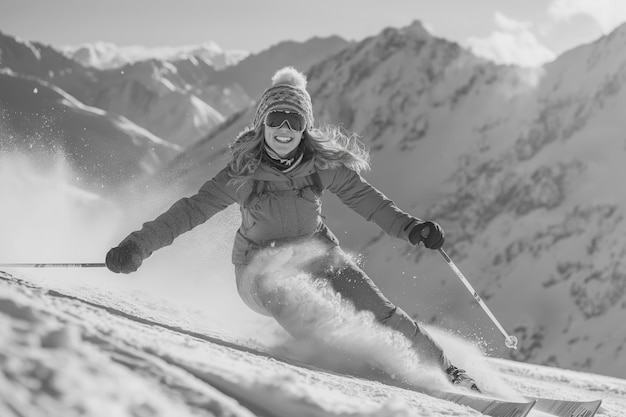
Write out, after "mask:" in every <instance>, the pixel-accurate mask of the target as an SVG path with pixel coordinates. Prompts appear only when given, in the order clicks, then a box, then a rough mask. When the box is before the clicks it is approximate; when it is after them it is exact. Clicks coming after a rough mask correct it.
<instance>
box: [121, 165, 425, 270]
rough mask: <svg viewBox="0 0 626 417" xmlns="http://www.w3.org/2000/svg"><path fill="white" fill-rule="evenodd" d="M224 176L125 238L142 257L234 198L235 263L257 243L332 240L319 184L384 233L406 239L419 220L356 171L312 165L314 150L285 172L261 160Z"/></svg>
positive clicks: (226, 170) (243, 259)
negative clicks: (252, 169)
mask: <svg viewBox="0 0 626 417" xmlns="http://www.w3.org/2000/svg"><path fill="white" fill-rule="evenodd" d="M230 180H231V175H230V170H229V168H228V167H227V168H224V169H223V170H222V171H220V172H219V173H218V174H217V175H216V176H215V177H214V178H213V179H211V180H209V181H207V182H206V183H205V184H204V185H203V186H202V187H201V188H200V190H199V191H198V193H197V194H195V195H193V196H191V197H188V198H182V199H180V200H178V201H177V202H176V203H174V205H172V207H170V208H169V209H168V210H167V211H166V212H165V213H163V214H162V215H160V216H159V217H157V218H156V219H155V220H153V221H150V222H147V223H145V224H144V225H143V227H142V229H141V230H139V231H136V232H133V233H131V234H130V235H129V236H128V237H127V238H126V239H125V241H126V240H132V241H134V242H135V243H137V245H138V246H139V247H140V248H141V250H142V252H143V256H144V258H145V257H148V256H150V254H151V253H152V252H153V251H155V250H157V249H159V248H161V247H164V246H166V245H169V244H171V243H172V241H173V240H174V239H175V238H176V237H177V236H179V235H181V234H182V233H185V232H187V231H189V230H191V229H193V228H194V227H196V226H198V225H200V224H202V223H204V222H205V221H207V220H208V219H209V218H211V217H212V216H213V215H214V214H216V213H218V212H219V211H221V210H223V209H225V208H226V207H228V206H230V205H231V204H233V203H238V204H239V207H240V210H241V226H240V227H239V230H238V231H237V234H236V236H235V242H234V247H233V251H232V262H233V263H234V264H235V265H240V264H247V263H249V262H250V261H251V260H252V259H251V258H252V256H253V255H254V254H255V253H256V252H257V251H258V250H259V249H261V248H263V247H268V246H274V245H276V244H280V243H281V242H288V241H292V240H298V239H301V238H309V237H312V236H314V235H317V236H320V237H322V238H324V239H326V240H327V241H328V242H329V244H330V245H332V246H336V245H338V244H339V243H338V241H337V238H336V237H335V236H334V235H333V234H332V232H331V231H330V230H329V229H328V227H327V226H326V225H325V224H324V222H323V220H322V215H321V208H322V203H321V199H320V197H321V192H322V191H323V190H324V189H327V190H329V191H331V192H332V193H334V194H336V195H337V197H339V199H340V200H341V201H342V202H343V203H344V204H346V205H347V206H348V207H350V208H351V209H353V210H354V211H356V212H357V213H359V214H360V215H361V216H363V217H364V218H365V219H367V220H369V221H373V222H374V223H376V224H377V225H378V226H380V227H381V228H382V229H383V230H384V231H385V232H386V233H387V234H389V235H390V236H394V237H397V238H400V239H403V240H406V241H409V238H408V236H409V232H410V231H411V228H412V226H413V225H414V224H415V223H416V222H417V221H419V220H418V219H416V218H414V217H412V216H410V215H408V214H406V213H404V212H403V211H401V210H400V209H399V208H398V207H396V205H395V203H394V202H393V201H391V200H390V199H388V198H387V197H385V196H384V195H383V194H382V193H381V192H380V191H378V190H377V189H376V188H374V187H373V186H371V185H370V184H369V183H367V181H365V180H364V179H363V178H362V177H361V176H360V175H359V174H358V173H357V172H355V171H353V170H351V169H349V168H346V167H345V166H338V167H335V168H329V169H319V168H317V167H316V164H315V156H312V157H310V158H309V159H308V160H305V161H303V162H302V163H301V164H300V165H299V166H298V167H296V168H295V169H294V170H293V171H290V172H288V173H283V172H281V171H279V170H278V169H276V168H274V167H272V166H270V165H269V164H266V163H261V165H260V166H259V168H258V169H257V171H256V173H255V174H254V177H253V181H249V182H248V183H246V184H245V185H244V186H241V187H238V186H237V185H235V184H232V183H231V182H230Z"/></svg>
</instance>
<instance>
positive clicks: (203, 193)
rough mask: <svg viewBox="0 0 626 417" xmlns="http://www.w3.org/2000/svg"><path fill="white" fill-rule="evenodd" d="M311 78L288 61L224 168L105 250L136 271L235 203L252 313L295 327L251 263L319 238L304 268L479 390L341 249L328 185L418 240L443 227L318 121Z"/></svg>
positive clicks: (115, 267)
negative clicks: (326, 208)
mask: <svg viewBox="0 0 626 417" xmlns="http://www.w3.org/2000/svg"><path fill="white" fill-rule="evenodd" d="M306 83H307V81H306V78H305V76H304V75H303V74H302V73H300V72H298V71H297V70H295V69H294V68H291V67H285V68H283V69H281V70H279V71H277V72H276V74H275V75H274V76H273V78H272V86H271V87H269V88H268V89H267V90H265V92H264V93H263V95H262V96H261V99H260V101H259V104H258V107H257V110H256V115H255V118H254V121H253V124H252V126H251V127H249V128H247V129H246V130H244V131H243V132H242V133H240V134H239V136H238V137H237V139H236V140H235V142H234V143H233V144H232V146H231V159H230V161H229V163H228V165H227V167H226V168H224V169H223V170H222V171H221V172H219V173H218V174H217V175H216V176H215V177H214V178H213V179H211V180H210V181H207V182H206V183H205V184H204V185H203V186H202V187H201V188H200V190H199V191H198V193H197V194H195V195H194V196H192V197H189V198H183V199H181V200H179V201H177V202H176V203H175V204H174V205H173V206H172V207H171V208H170V209H169V210H167V211H166V212H165V213H163V214H162V215H160V216H158V217H157V218H156V219H155V220H153V221H151V222H147V223H145V224H144V225H143V227H142V229H141V230H139V231H136V232H133V233H131V234H130V235H129V236H128V237H127V238H126V239H124V240H123V241H122V242H121V243H120V245H119V246H117V247H115V248H113V249H111V250H110V251H109V253H108V254H107V256H106V265H107V267H108V268H109V269H110V270H111V271H113V272H122V273H130V272H133V271H136V270H137V268H139V266H140V265H141V263H142V260H143V259H145V258H147V257H148V256H150V255H151V254H152V252H154V251H155V250H157V249H159V248H161V247H163V246H166V245H169V244H171V243H172V241H173V240H174V239H175V238H176V237H177V236H179V235H180V234H182V233H185V232H187V231H189V230H191V229H192V228H194V227H195V226H197V225H199V224H201V223H203V222H205V221H206V220H208V219H209V218H210V217H211V216H213V215H214V214H215V213H217V212H219V211H220V210H223V209H225V208H226V207H228V206H230V205H231V204H233V203H238V204H239V206H240V210H241V219H242V222H241V227H240V228H239V230H238V231H237V234H236V236H235V243H234V248H233V254H232V261H233V263H234V265H235V275H236V280H237V289H238V291H239V294H240V295H241V297H242V299H243V300H244V302H245V303H246V304H247V305H248V306H250V307H251V308H252V309H253V310H255V311H257V312H259V313H261V314H265V315H269V316H273V317H274V318H275V319H276V320H277V321H278V322H279V323H280V324H281V325H282V326H283V327H284V328H285V329H286V330H287V331H288V332H290V333H291V334H293V335H296V336H297V335H298V329H297V324H296V325H294V324H293V323H292V321H293V320H288V318H287V317H284V314H283V315H281V312H282V311H283V308H282V307H283V306H281V303H283V302H285V301H284V300H283V299H280V296H279V292H278V291H277V290H276V288H272V287H271V285H270V284H268V280H267V279H265V278H266V277H265V276H264V275H263V274H262V273H259V271H258V269H256V268H253V267H252V265H253V262H252V261H253V259H254V257H255V255H257V254H258V253H260V251H261V250H262V249H264V248H268V247H272V248H275V247H280V246H282V245H287V244H293V243H294V242H303V241H315V242H318V243H319V244H321V245H323V248H324V250H323V253H322V254H321V256H318V257H317V259H315V260H313V261H311V262H309V263H308V264H307V265H304V266H303V269H305V270H306V271H308V272H310V273H311V275H312V276H314V277H316V279H325V280H328V282H330V284H331V286H332V288H333V289H334V290H335V291H336V292H338V293H339V294H340V295H341V297H342V298H343V299H345V300H348V301H350V302H352V303H353V304H354V307H355V308H356V309H357V310H367V311H371V312H372V313H373V314H374V316H375V317H376V319H377V320H378V321H379V322H380V323H382V324H383V325H385V326H388V327H390V328H392V329H395V330H397V331H399V332H401V333H402V334H404V335H405V336H406V337H407V338H408V339H409V341H410V342H411V344H412V346H414V347H415V349H416V350H417V351H418V352H419V355H420V358H422V360H424V361H427V362H430V363H432V364H435V365H437V366H439V367H441V369H442V370H444V371H445V372H446V374H447V375H448V378H449V380H450V381H451V382H452V383H453V384H458V385H462V386H466V387H469V388H472V389H474V390H477V391H478V388H477V386H476V384H475V382H474V380H472V379H471V378H470V377H468V376H467V375H466V374H465V372H464V371H463V370H461V369H458V368H456V367H455V366H453V365H452V364H451V363H450V360H449V359H448V358H447V357H446V355H445V354H444V352H443V350H442V348H441V347H440V346H439V345H438V344H437V343H436V342H435V341H434V340H433V339H432V338H431V336H430V335H429V334H428V333H427V332H426V331H425V330H424V329H423V328H422V327H420V326H419V325H418V324H417V323H416V322H415V321H414V320H412V319H411V318H410V317H409V316H408V315H407V314H406V313H405V312H404V311H403V310H401V309H400V308H398V307H396V306H395V305H393V304H392V303H391V302H390V301H389V300H388V299H387V298H385V296H384V295H383V294H382V293H381V291H380V290H379V289H378V287H377V286H376V285H375V284H374V283H373V282H372V280H371V279H370V278H369V277H368V276H367V275H366V274H365V272H363V271H362V270H361V269H360V268H359V267H358V266H357V265H356V264H355V263H354V262H353V261H351V260H350V259H349V258H348V257H347V256H346V255H345V253H344V252H343V251H342V250H341V248H340V247H339V242H338V241H337V238H336V237H335V236H334V235H333V233H332V232H331V231H330V230H329V229H328V228H327V227H326V225H325V224H324V223H323V221H322V216H321V200H320V195H321V193H322V191H323V190H325V189H327V190H329V191H331V192H333V193H334V194H336V195H337V196H338V197H339V199H341V201H342V202H343V203H345V204H346V205H347V206H349V207H350V208H352V209H353V210H354V211H356V212H357V213H359V214H360V215H361V216H363V217H364V218H366V219H367V220H371V221H373V222H375V223H376V224H377V225H378V226H380V227H381V228H382V229H383V230H384V231H385V232H386V233H388V234H389V235H391V236H394V237H396V238H400V239H403V240H405V241H408V242H410V243H411V244H413V245H417V244H419V243H420V242H423V243H424V246H426V247H427V248H429V249H439V248H441V246H442V245H443V242H444V233H443V230H442V229H441V227H440V226H439V225H438V224H437V223H435V222H432V221H422V220H420V219H417V218H415V217H413V216H410V215H408V214H406V213H404V212H403V211H401V210H400V209H399V208H398V207H397V206H396V205H395V203H394V202H393V201H391V200H389V199H388V198H387V197H385V196H384V195H383V194H382V193H380V192H379V191H378V190H377V189H375V188H374V187H372V186H371V185H370V184H368V183H367V182H366V181H365V180H364V179H363V178H362V177H361V175H360V172H362V171H364V170H366V169H369V153H368V151H367V150H366V149H365V148H364V147H363V145H362V144H361V143H360V142H359V141H358V140H357V139H356V138H355V137H354V136H347V135H345V134H343V133H342V132H341V131H340V130H339V129H338V128H336V127H326V128H324V129H320V128H315V127H314V117H313V108H312V104H311V98H310V96H309V93H308V92H307V90H306Z"/></svg>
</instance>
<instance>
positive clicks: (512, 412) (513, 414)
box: [424, 390, 536, 417]
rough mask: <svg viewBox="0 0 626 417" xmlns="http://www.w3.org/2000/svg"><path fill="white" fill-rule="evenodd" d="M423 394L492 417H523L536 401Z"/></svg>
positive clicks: (453, 393) (436, 392)
mask: <svg viewBox="0 0 626 417" xmlns="http://www.w3.org/2000/svg"><path fill="white" fill-rule="evenodd" d="M424 393H425V394H428V395H431V396H433V397H435V398H439V399H442V400H446V401H451V402H453V403H455V404H460V405H465V406H467V407H470V408H472V409H474V410H476V411H479V412H481V413H483V414H485V415H488V416H492V417H525V416H526V415H528V413H530V410H532V409H533V407H534V406H535V404H536V400H529V401H528V402H512V401H505V400H498V399H495V398H489V397H481V396H477V395H470V394H461V393H458V392H449V391H440V390H427V391H424Z"/></svg>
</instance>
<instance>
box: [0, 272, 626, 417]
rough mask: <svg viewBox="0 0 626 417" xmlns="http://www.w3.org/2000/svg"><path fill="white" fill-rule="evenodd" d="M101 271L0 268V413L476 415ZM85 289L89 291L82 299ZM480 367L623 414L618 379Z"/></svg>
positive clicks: (518, 384)
mask: <svg viewBox="0 0 626 417" xmlns="http://www.w3.org/2000/svg"><path fill="white" fill-rule="evenodd" d="M103 274H106V273H104V272H103V271H80V275H81V279H82V280H83V281H82V282H83V283H84V284H83V285H81V286H76V284H75V283H74V284H71V282H72V281H74V282H76V281H75V280H72V279H70V278H68V277H67V276H71V275H72V274H71V273H65V275H66V279H54V278H55V277H52V278H53V279H48V278H49V277H50V272H49V271H36V273H35V272H32V273H31V272H29V273H24V272H22V271H12V273H11V274H9V273H5V272H2V273H0V336H1V338H2V339H1V340H2V341H3V343H2V344H0V363H1V364H2V368H1V369H2V373H0V387H2V389H1V390H0V392H1V393H2V395H0V412H1V415H3V416H22V415H26V416H33V417H37V416H45V415H63V416H75V415H76V416H79V415H87V416H144V415H150V416H161V415H163V416H166V415H177V416H188V415H189V416H192V415H217V416H251V415H273V416H300V415H308V416H371V417H375V416H466V415H480V413H478V412H475V411H473V410H471V409H469V408H467V407H464V406H460V405H456V404H453V403H449V402H447V401H443V400H438V399H435V398H433V397H429V396H428V395H425V394H422V393H419V392H416V391H412V390H407V389H402V388H399V387H395V386H391V385H385V384H383V383H381V382H377V381H371V380H367V379H363V378H355V377H351V376H344V375H340V374H337V373H333V372H329V371H324V370H319V369H316V368H314V367H311V366H308V365H306V364H300V363H298V362H296V361H293V360H289V359H285V358H284V357H281V356H277V355H274V354H271V353H268V352H269V351H270V350H271V349H270V348H271V347H270V346H266V347H265V348H266V352H265V353H264V352H257V351H255V350H254V349H252V348H249V347H247V346H246V344H247V343H246V342H245V341H243V340H237V341H236V342H237V343H238V344H237V343H233V341H231V340H229V337H228V336H225V335H220V334H213V335H207V334H204V333H201V332H200V333H197V330H196V329H194V327H193V326H188V325H185V326H181V327H175V326H171V325H168V324H167V323H161V322H160V321H159V319H158V318H157V319H156V320H151V319H149V317H151V316H157V317H158V316H164V315H166V316H167V317H168V320H169V321H171V322H176V321H177V320H178V319H179V318H182V320H181V321H182V322H185V321H188V320H189V319H190V318H199V317H194V313H192V312H190V311H188V310H186V309H185V306H183V305H174V304H172V303H171V302H170V303H168V302H167V301H164V300H158V299H155V298H154V294H150V293H149V292H142V293H140V292H137V291H132V292H129V289H128V288H127V289H126V290H124V289H123V287H124V285H118V287H119V288H116V289H115V291H111V289H109V290H107V289H106V288H103V286H102V284H100V283H99V282H100V280H101V279H102V278H103ZM124 279H127V278H124ZM109 280H110V281H111V280H115V278H111V277H109ZM103 291H105V292H106V294H103V293H102V292H103ZM92 298H95V299H97V300H98V301H99V302H95V301H93V300H92V301H89V302H86V300H90V299H92ZM130 299H134V300H135V302H134V303H133V304H130V302H129V301H130ZM195 314H200V315H201V313H195ZM202 319H203V320H210V318H209V317H206V316H203V317H202ZM204 325H205V326H207V325H208V324H207V323H205V324H204ZM248 344H249V343H248ZM283 347H285V346H283ZM488 367H489V368H490V370H489V373H491V374H492V375H491V376H492V377H495V378H502V380H503V381H504V383H505V384H506V385H507V386H509V387H511V389H515V390H516V391H517V392H519V393H521V394H524V395H529V396H531V395H541V396H546V397H555V398H564V399H568V398H569V399H597V398H602V399H603V400H604V403H603V409H602V410H601V411H600V412H599V413H598V414H597V415H598V416H607V417H608V416H611V417H612V416H623V415H626V408H625V407H626V400H625V398H626V381H624V380H620V379H616V378H610V377H605V376H599V375H593V374H587V373H580V372H574V371H565V370H561V369H556V368H548V367H542V366H538V365H528V364H522V363H515V362H511V361H508V360H502V359H489V360H488ZM531 415H540V414H539V413H535V414H531Z"/></svg>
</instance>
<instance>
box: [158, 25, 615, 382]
mask: <svg viewBox="0 0 626 417" xmlns="http://www.w3.org/2000/svg"><path fill="white" fill-rule="evenodd" d="M625 33H626V26H622V27H620V28H618V29H617V30H616V31H615V32H613V33H612V34H610V35H609V36H606V37H603V38H601V39H600V40H598V41H597V42H595V43H593V44H590V45H585V46H581V47H580V48H577V49H575V50H573V51H570V52H568V53H566V54H564V55H563V56H561V57H559V58H558V59H556V60H555V61H554V62H552V63H550V64H549V65H547V66H545V67H543V68H539V69H522V68H518V67H514V66H498V65H495V64H493V63H491V62H488V61H486V60H483V59H480V58H477V57H476V56H474V55H472V54H471V53H470V52H468V51H466V50H464V49H462V48H461V47H460V46H459V45H456V44H454V43H451V42H448V41H446V40H444V39H438V38H435V37H433V36H431V35H430V34H429V33H428V32H427V31H426V30H425V29H424V28H423V27H422V26H421V24H419V23H415V24H413V25H411V26H409V27H406V28H403V29H387V30H385V31H383V32H382V33H381V34H380V35H378V36H375V37H371V38H369V39H366V40H364V41H363V42H360V43H359V44H357V45H354V46H350V47H348V48H346V49H344V50H343V51H341V52H340V53H338V54H337V55H335V56H333V57H331V58H329V59H327V60H325V61H323V62H321V63H319V64H317V65H315V66H314V67H312V69H311V70H310V71H309V74H308V75H309V87H310V91H311V93H312V96H313V102H314V106H315V111H316V115H317V121H318V122H319V123H324V122H332V123H336V124H340V125H342V126H344V127H345V128H347V129H349V130H353V131H356V132H357V133H359V134H360V135H361V136H362V139H363V141H364V142H365V143H366V144H367V145H369V146H370V147H371V148H372V150H373V167H374V170H373V171H372V172H371V173H368V174H367V175H366V177H367V178H368V179H369V180H370V181H371V183H372V184H373V185H375V186H377V187H378V188H380V189H381V190H382V191H383V192H384V193H385V194H387V195H388V196H389V197H391V198H392V199H394V200H396V202H397V203H398V204H399V206H400V207H401V208H403V209H405V210H406V211H409V212H411V213H413V214H415V215H417V216H419V217H423V218H432V219H435V220H437V221H439V222H440V223H441V224H442V225H443V227H444V229H445V230H446V235H447V242H446V246H445V248H446V249H447V251H448V252H449V253H450V255H451V256H452V258H453V260H454V261H455V262H456V263H457V264H458V265H459V267H460V268H461V270H462V271H463V272H464V273H465V275H466V276H467V277H468V278H469V279H470V281H472V282H473V283H474V284H475V286H476V288H478V289H479V292H480V294H481V295H482V296H483V298H484V299H485V300H486V301H487V303H488V304H489V305H490V306H491V307H492V310H494V312H495V314H496V316H497V317H498V318H499V319H500V321H501V323H502V324H503V325H504V327H505V328H506V329H507V330H508V331H509V332H511V333H514V334H515V335H517V337H518V338H519V339H520V349H519V351H515V352H510V354H511V357H512V358H515V359H520V360H524V361H532V362H535V363H540V364H550V365H558V366H562V367H566V368H573V369H580V370H592V371H595V372H601V373H606V374H610V375H615V376H624V375H626V352H625V351H624V349H623V345H624V344H625V343H626V328H624V326H622V325H621V324H622V323H621V322H622V320H623V317H624V314H625V312H626V299H625V295H626V275H625V274H624V272H623V270H624V267H623V262H624V259H625V258H624V256H625V254H626V238H625V236H626V233H624V231H625V230H624V227H626V223H624V220H623V219H624V216H625V215H626V206H625V203H624V199H623V198H622V197H621V194H620V192H619V190H620V189H621V188H623V187H621V184H620V182H621V178H624V177H625V176H626V172H624V170H625V169H626V168H625V167H626V164H624V163H623V161H624V156H625V152H626V145H625V144H626V142H624V136H623V131H624V128H625V127H626V126H625V125H624V118H623V117H622V116H621V113H620V111H621V109H622V108H623V107H624V105H625V104H626V93H625V91H626V90H624V88H623V86H624V83H625V82H626V72H625V71H626V70H625V68H626V54H625V53H624V52H623V51H625V50H626V48H624V46H625V45H626V41H625ZM250 111H251V110H249V111H248V112H247V113H245V112H244V113H241V114H240V115H239V116H237V117H233V118H232V119H231V120H229V121H228V122H227V123H225V124H224V125H223V126H221V128H220V130H219V131H215V132H213V134H212V135H211V136H209V137H207V138H205V139H204V140H202V141H200V142H199V143H198V144H196V146H195V147H194V148H193V149H191V150H190V152H189V153H187V154H185V155H181V156H180V157H179V158H178V159H177V160H176V161H175V162H174V163H173V164H171V165H170V166H168V168H167V170H166V171H165V173H163V174H162V175H161V178H163V176H165V177H168V178H169V179H170V180H173V181H174V182H176V183H177V184H178V186H184V187H185V189H186V190H187V192H193V191H195V190H196V189H197V187H199V185H200V184H201V183H202V181H203V180H206V179H208V178H210V177H211V176H212V175H213V174H215V173H216V172H217V170H219V169H220V168H221V167H222V166H223V160H224V153H225V151H226V146H227V144H228V143H229V142H231V141H232V140H233V138H234V137H235V135H236V133H237V132H238V131H239V130H241V128H243V126H245V125H246V124H248V123H249V122H250V120H251V119H252V118H251V115H250ZM183 183H184V184H183ZM325 200H326V201H325V213H326V214H325V216H326V221H327V223H328V224H329V226H330V227H331V229H333V230H334V231H335V233H336V234H337V235H338V236H339V238H340V240H341V241H342V242H343V243H344V245H345V246H346V247H347V248H350V249H352V250H354V251H355V252H359V253H363V254H364V255H365V257H364V265H365V268H366V270H368V271H369V272H370V273H371V275H372V277H373V278H374V280H375V281H376V282H377V283H378V284H379V285H380V286H381V287H382V288H383V290H384V291H385V293H386V294H387V295H389V297H390V298H391V299H392V300H393V301H394V302H396V303H397V304H399V305H400V306H402V307H403V308H405V309H406V310H407V311H409V312H410V313H412V314H415V315H417V316H418V317H419V318H420V319H421V320H422V321H425V322H432V323H440V324H442V325H444V326H445V327H447V328H451V329H458V331H460V332H462V333H464V334H466V335H472V336H473V337H474V338H475V339H476V340H477V342H479V343H483V344H484V348H485V349H487V350H489V351H491V352H493V353H494V354H501V355H507V354H508V353H507V351H506V349H505V348H504V345H503V343H501V341H502V338H501V335H500V333H499V332H498V331H497V329H495V326H493V325H492V324H491V322H490V321H489V320H488V319H487V317H486V316H485V315H484V313H483V312H482V311H481V310H480V309H479V308H477V306H476V303H475V302H474V299H473V297H471V296H470V294H468V293H467V292H466V290H465V287H463V286H462V285H461V284H460V283H459V282H458V280H457V279H456V277H455V276H454V274H452V271H450V270H449V268H448V267H447V265H446V263H445V262H444V261H443V259H442V258H441V257H440V256H439V255H438V254H437V253H433V252H430V251H427V250H424V249H414V248H411V247H409V246H408V245H405V244H403V243H401V242H398V241H395V240H393V239H390V238H387V237H385V236H383V235H382V234H381V233H380V230H379V229H377V228H376V227H375V226H374V225H372V224H368V223H366V222H364V221H363V219H361V218H359V217H358V216H355V215H354V213H352V212H350V211H349V210H348V209H347V208H345V207H343V206H342V205H341V204H340V203H339V202H338V200H337V199H336V198H334V197H333V196H327V197H325ZM155 256H158V255H155ZM598 352H601V354H599V355H598Z"/></svg>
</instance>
